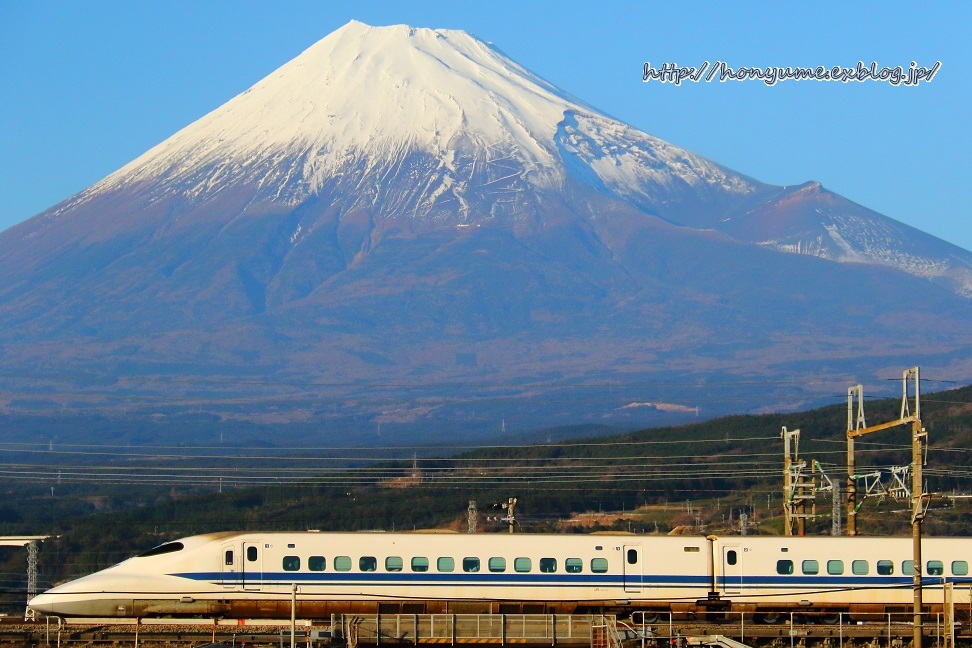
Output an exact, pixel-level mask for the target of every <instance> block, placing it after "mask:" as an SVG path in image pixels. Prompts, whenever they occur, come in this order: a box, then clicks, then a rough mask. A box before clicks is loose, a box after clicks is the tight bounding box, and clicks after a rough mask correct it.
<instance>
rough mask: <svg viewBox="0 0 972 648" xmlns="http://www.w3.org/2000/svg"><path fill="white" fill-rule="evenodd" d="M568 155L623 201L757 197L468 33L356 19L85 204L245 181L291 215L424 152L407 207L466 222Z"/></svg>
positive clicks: (730, 176) (205, 192) (540, 180)
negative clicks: (690, 195)
mask: <svg viewBox="0 0 972 648" xmlns="http://www.w3.org/2000/svg"><path fill="white" fill-rule="evenodd" d="M564 152H567V153H568V154H569V155H570V156H572V157H573V158H574V159H577V160H580V161H581V164H583V165H585V166H586V167H587V169H588V171H587V173H589V174H593V176H594V177H596V178H597V180H598V182H599V183H600V184H601V185H602V186H603V187H605V188H607V189H609V190H611V191H613V192H615V193H617V194H618V195H620V196H624V197H632V196H643V194H644V193H645V190H646V189H652V188H656V189H661V190H663V191H662V193H666V192H665V191H664V189H671V188H673V185H677V186H676V187H675V188H678V186H687V187H694V188H699V187H702V186H705V185H713V186H715V187H718V188H719V189H720V190H722V191H730V192H739V193H746V192H750V191H753V190H754V188H755V187H756V183H753V182H752V181H750V180H748V179H746V178H744V177H743V176H740V175H738V174H734V173H732V172H729V171H728V170H726V169H723V168H722V167H719V166H718V165H715V164H713V163H711V162H709V161H708V160H705V159H703V158H701V157H698V156H696V155H693V154H691V153H689V152H687V151H684V150H682V149H679V148H677V147H675V146H672V145H670V144H667V143H666V142H663V141H661V140H658V139H656V138H653V137H650V136H648V135H645V134H644V133H640V132H638V131H636V130H635V129H632V128H630V127H628V126H626V125H624V124H621V123H619V122H617V121H615V120H613V119H611V118H609V117H606V116H605V115H603V114H601V113H599V112H597V111H596V110H595V109H593V108H591V107H590V106H588V105H586V104H584V103H582V102H580V101H578V100H577V99H575V98H573V97H570V96H569V95H567V94H566V93H564V92H562V91H560V90H558V89H557V88H555V87H553V86H552V85H550V84H549V83H547V82H546V81H544V80H542V79H540V78H539V77H537V76H535V75H533V74H531V73H530V72H528V71H526V70H525V69H523V68H522V67H520V66H519V65H517V64H516V63H514V62H513V61H511V60H510V59H508V58H507V57H505V56H504V55H503V54H501V53H500V52H499V51H498V50H496V49H495V48H493V47H492V46H491V45H488V44H486V43H484V42H482V41H479V40H477V39H475V38H474V37H472V36H470V35H469V34H467V33H465V32H461V31H452V30H436V31H434V30H430V29H413V28H411V27H406V26H403V25H396V26H391V27H369V26H367V25H364V24H362V23H359V22H352V23H349V24H348V25H346V26H345V27H343V28H341V29H339V30H337V31H336V32H334V33H332V34H330V35H329V36H327V37H326V38H324V39H323V40H321V41H319V42H318V43H316V44H315V45H313V46H312V47H310V48H308V49H307V50H306V51H305V52H304V53H302V54H301V55H300V56H298V57H297V58H295V59H294V60H292V61H290V62H289V63H287V64H285V65H284V66H282V67H281V68H279V69H278V70H276V71H275V72H273V73H272V74H270V75H269V76H267V77H266V78H265V79H263V80H262V81H260V82H259V83H257V84H256V85H254V86H253V87H252V88H250V89H249V90H247V91H245V92H244V93H242V94H240V95H239V96H237V97H235V98H233V99H232V100H230V101H228V102H227V103H226V104H224V105H223V106H221V107H220V108H218V109H216V110H215V111H213V112H211V113H210V114H208V115H206V116H205V117H203V118H202V119H200V120H198V121H197V122H195V123H193V124H191V125H190V126H188V127H186V128H185V129H183V130H181V131H180V132H178V133H176V134H175V135H174V136H172V137H171V138H169V139H168V140H166V141H165V142H163V143H161V144H160V145H158V146H156V147H154V148H153V149H151V150H149V151H148V152H147V153H145V154H144V155H142V156H141V157H139V158H137V159H136V160H134V161H133V162H131V163H130V164H128V165H126V166H125V167H123V168H122V169H120V170H119V171H118V172H116V173H114V174H112V175H111V176H109V177H108V178H106V179H105V180H104V181H102V182H100V183H98V184H97V185H95V186H94V187H92V188H91V189H90V190H89V191H87V192H85V193H84V194H82V195H81V196H80V198H81V199H82V200H85V199H89V198H90V197H91V196H94V195H98V194H102V193H106V192H111V191H115V190H119V189H123V188H126V187H138V186H139V185H140V184H141V183H152V185H153V186H152V189H151V194H152V196H153V197H154V198H155V199H158V198H159V197H161V195H165V194H171V193H177V194H181V195H183V196H185V197H188V198H193V199H199V200H206V199H209V198H211V197H212V196H214V195H216V194H218V193H219V192H221V191H226V190H228V189H230V188H232V187H233V186H235V185H238V184H240V183H242V182H246V183H248V184H251V185H255V186H257V187H259V188H260V191H261V197H262V198H263V199H270V200H273V201H277V202H281V201H282V202H285V203H287V204H291V205H296V204H298V203H300V202H301V201H303V200H305V199H306V198H307V197H308V196H311V195H314V194H317V193H318V192H320V191H321V190H322V188H323V187H324V186H325V185H326V184H327V183H328V182H329V181H332V180H333V179H334V178H335V177H339V176H341V175H343V174H347V173H349V170H351V169H354V170H357V171H359V172H360V176H361V179H362V181H363V184H364V186H361V187H358V189H371V187H368V186H367V184H368V183H374V182H376V181H386V180H393V179H394V178H393V175H394V173H395V171H396V169H397V167H399V166H401V165H403V163H404V164H405V166H406V167H407V166H409V165H411V164H413V163H414V158H415V157H416V156H420V157H424V158H425V159H424V160H423V161H422V163H421V165H420V166H421V168H422V170H423V172H424V173H427V174H428V175H427V177H423V178H421V179H418V178H415V180H417V181H418V182H420V183H422V184H424V185H425V186H424V191H422V192H421V194H420V195H417V196H415V197H414V200H415V203H414V204H412V205H408V206H407V208H406V209H405V210H404V211H407V212H410V213H413V214H417V215H422V214H424V213H427V212H428V209H427V207H428V206H429V205H430V204H433V203H435V202H436V201H439V200H453V201H455V202H457V203H458V205H459V207H460V208H459V212H460V213H465V212H466V211H467V210H466V208H465V207H464V205H465V204H466V203H467V202H468V199H467V196H468V195H470V194H471V193H472V191H473V189H475V188H477V187H481V186H483V185H485V184H487V183H505V184H507V185H509V184H510V181H511V180H512V179H515V180H519V181H520V182H521V184H520V185H519V187H518V188H521V189H522V188H523V186H524V185H526V186H529V187H532V188H538V189H551V190H556V189H558V188H559V187H561V186H562V184H563V182H564V181H565V176H566V174H567V173H568V169H567V167H566V166H565V164H564V160H563V159H562V156H561V154H562V153H564ZM468 161H472V162H473V163H471V164H464V162H468ZM575 170H576V169H575ZM376 176H377V177H376ZM368 193H371V194H374V193H375V192H373V191H369V192H368ZM373 202H377V201H373ZM642 202H643V201H642ZM423 206H424V207H425V208H423Z"/></svg>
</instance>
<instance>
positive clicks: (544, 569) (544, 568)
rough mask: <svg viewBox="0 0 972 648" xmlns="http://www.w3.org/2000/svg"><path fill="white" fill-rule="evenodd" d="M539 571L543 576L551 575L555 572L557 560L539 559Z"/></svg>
mask: <svg viewBox="0 0 972 648" xmlns="http://www.w3.org/2000/svg"><path fill="white" fill-rule="evenodd" d="M540 571H541V573H544V574H552V573H554V572H555V571H557V559H556V558H541V559H540Z"/></svg>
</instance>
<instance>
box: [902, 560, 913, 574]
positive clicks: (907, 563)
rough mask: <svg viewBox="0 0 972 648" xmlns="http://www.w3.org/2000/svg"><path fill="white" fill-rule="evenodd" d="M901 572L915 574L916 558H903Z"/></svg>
mask: <svg viewBox="0 0 972 648" xmlns="http://www.w3.org/2000/svg"><path fill="white" fill-rule="evenodd" d="M901 573H902V574H904V575H905V576H914V575H915V561H914V560H902V561H901Z"/></svg>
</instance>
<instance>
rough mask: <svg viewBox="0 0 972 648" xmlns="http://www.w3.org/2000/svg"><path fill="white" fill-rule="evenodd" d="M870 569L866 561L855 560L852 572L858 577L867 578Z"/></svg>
mask: <svg viewBox="0 0 972 648" xmlns="http://www.w3.org/2000/svg"><path fill="white" fill-rule="evenodd" d="M870 569H871V568H870V567H869V566H868V564H867V561H866V560H855V561H853V562H851V572H852V573H853V574H854V575H856V576H866V575H867V573H868V572H869V571H870Z"/></svg>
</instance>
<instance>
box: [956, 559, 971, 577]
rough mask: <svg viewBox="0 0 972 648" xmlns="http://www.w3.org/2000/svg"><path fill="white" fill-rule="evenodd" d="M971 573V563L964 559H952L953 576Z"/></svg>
mask: <svg viewBox="0 0 972 648" xmlns="http://www.w3.org/2000/svg"><path fill="white" fill-rule="evenodd" d="M968 575H969V563H967V562H965V561H964V560H953V561H952V576H968Z"/></svg>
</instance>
